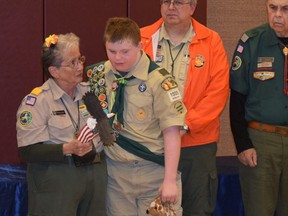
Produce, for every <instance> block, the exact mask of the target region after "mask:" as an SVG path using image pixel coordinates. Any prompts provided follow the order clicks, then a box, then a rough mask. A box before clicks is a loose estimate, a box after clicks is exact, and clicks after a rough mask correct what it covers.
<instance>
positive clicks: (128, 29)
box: [103, 17, 141, 46]
mask: <svg viewBox="0 0 288 216" xmlns="http://www.w3.org/2000/svg"><path fill="white" fill-rule="evenodd" d="M125 39H131V40H132V42H133V43H134V44H135V45H136V46H137V45H138V44H139V42H140V41H141V34H140V29H139V26H138V25H137V23H136V22H134V21H133V20H131V19H129V18H127V17H112V18H109V19H108V21H107V23H106V27H105V32H104V37H103V40H104V44H105V43H106V42H112V43H115V42H117V41H122V40H125Z"/></svg>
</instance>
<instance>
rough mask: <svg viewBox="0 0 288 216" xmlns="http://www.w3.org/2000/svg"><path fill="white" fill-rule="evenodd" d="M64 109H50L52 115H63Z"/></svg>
mask: <svg viewBox="0 0 288 216" xmlns="http://www.w3.org/2000/svg"><path fill="white" fill-rule="evenodd" d="M65 114H66V113H65V110H54V111H52V115H65Z"/></svg>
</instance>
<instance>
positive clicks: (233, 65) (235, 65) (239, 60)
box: [232, 56, 242, 71]
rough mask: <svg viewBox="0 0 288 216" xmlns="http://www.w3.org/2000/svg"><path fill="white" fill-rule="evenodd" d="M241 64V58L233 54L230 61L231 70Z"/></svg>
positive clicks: (236, 68)
mask: <svg viewBox="0 0 288 216" xmlns="http://www.w3.org/2000/svg"><path fill="white" fill-rule="evenodd" d="M241 65H242V60H241V58H240V57H239V56H235V57H234V60H233V63H232V70H234V71H235V70H238V69H239V68H240V67H241Z"/></svg>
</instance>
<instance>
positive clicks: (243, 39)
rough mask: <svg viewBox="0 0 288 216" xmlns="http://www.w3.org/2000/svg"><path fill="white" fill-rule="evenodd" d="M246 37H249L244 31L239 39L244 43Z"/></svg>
mask: <svg viewBox="0 0 288 216" xmlns="http://www.w3.org/2000/svg"><path fill="white" fill-rule="evenodd" d="M248 39H249V36H248V35H247V34H246V33H244V34H243V35H242V37H241V41H242V42H243V43H245V42H246V41H247V40H248Z"/></svg>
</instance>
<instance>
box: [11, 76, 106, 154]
mask: <svg viewBox="0 0 288 216" xmlns="http://www.w3.org/2000/svg"><path fill="white" fill-rule="evenodd" d="M88 90H89V86H88V84H87V83H80V84H79V85H78V86H77V87H76V92H75V99H74V100H72V99H71V97H70V96H68V95H67V94H66V93H65V92H64V91H63V90H62V89H61V88H60V87H59V86H58V85H57V84H56V83H55V81H54V80H53V79H52V78H50V79H49V80H47V81H46V82H45V83H44V84H43V85H42V86H41V87H39V88H35V89H34V90H33V91H32V92H31V93H30V94H29V95H27V96H26V97H25V98H24V99H23V101H22V103H21V105H20V107H19V109H18V111H17V124H16V129H17V141H18V147H23V146H28V145H32V144H36V143H39V142H43V143H44V144H63V143H67V142H70V141H71V140H73V139H75V126H76V125H75V126H73V123H72V121H74V122H75V123H76V124H78V113H79V121H80V122H79V124H80V125H79V129H81V127H82V126H83V125H84V124H85V123H86V121H87V119H88V117H90V114H89V113H88V111H87V109H86V106H85V105H84V103H83V101H82V97H83V95H84V93H85V92H87V91H88ZM60 98H62V100H63V103H64V104H65V105H64V104H63V103H62V101H61V100H60ZM65 106H66V107H65ZM69 113H70V115H71V116H70V115H69ZM71 118H72V119H71ZM97 138H99V137H97ZM97 143H98V141H97V140H96V139H95V140H94V144H96V149H97V151H100V150H101V147H100V146H98V145H97Z"/></svg>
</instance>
